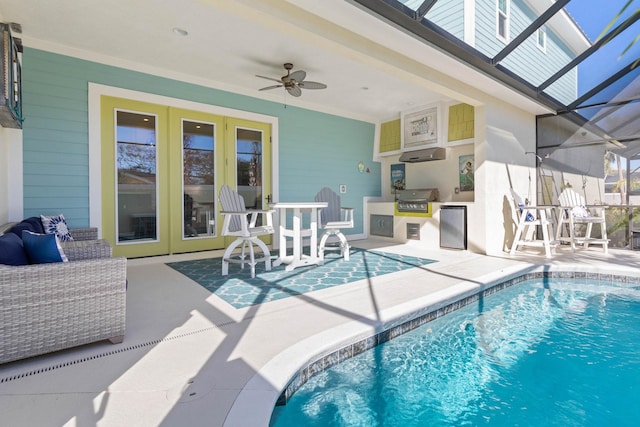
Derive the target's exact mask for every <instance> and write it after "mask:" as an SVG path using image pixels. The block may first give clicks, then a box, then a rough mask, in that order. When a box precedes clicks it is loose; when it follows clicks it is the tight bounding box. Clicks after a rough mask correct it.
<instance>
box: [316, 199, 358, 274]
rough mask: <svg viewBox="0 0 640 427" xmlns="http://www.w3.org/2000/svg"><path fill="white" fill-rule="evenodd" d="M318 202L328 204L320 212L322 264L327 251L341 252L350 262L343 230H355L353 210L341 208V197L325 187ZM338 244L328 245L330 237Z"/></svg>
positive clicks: (347, 243)
mask: <svg viewBox="0 0 640 427" xmlns="http://www.w3.org/2000/svg"><path fill="white" fill-rule="evenodd" d="M315 201H316V202H327V207H326V208H323V209H321V210H320V226H321V227H322V229H323V230H324V233H323V234H322V237H321V238H320V245H319V247H318V252H319V257H320V262H323V261H324V251H325V250H339V251H340V256H342V257H343V258H344V259H345V260H346V261H348V260H349V249H350V246H349V242H348V241H347V238H346V237H345V236H344V234H342V231H341V229H345V228H353V208H345V207H342V206H340V196H338V195H337V194H336V193H335V192H334V191H333V190H331V189H330V188H328V187H324V188H323V189H322V190H320V192H319V193H318V194H316V197H315ZM332 236H334V237H336V238H337V239H338V241H337V242H331V243H330V244H327V241H328V239H329V238H330V237H332Z"/></svg>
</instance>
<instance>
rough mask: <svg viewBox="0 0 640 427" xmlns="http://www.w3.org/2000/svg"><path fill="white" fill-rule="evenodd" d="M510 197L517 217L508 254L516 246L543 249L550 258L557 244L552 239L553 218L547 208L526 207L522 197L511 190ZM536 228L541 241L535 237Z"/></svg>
mask: <svg viewBox="0 0 640 427" xmlns="http://www.w3.org/2000/svg"><path fill="white" fill-rule="evenodd" d="M511 197H512V200H513V205H514V209H515V211H516V217H517V221H518V224H517V228H516V233H515V235H514V236H513V244H512V245H511V251H510V254H511V255H513V254H514V253H515V252H516V249H517V248H518V246H536V247H543V248H544V253H545V256H546V257H547V258H551V252H552V249H553V248H555V246H556V245H557V242H556V241H554V240H551V238H552V237H553V216H552V214H551V208H550V207H549V206H532V205H527V204H525V203H524V201H523V200H522V197H520V195H519V194H518V193H516V192H515V191H514V190H513V188H512V189H511ZM537 227H540V228H541V230H542V240H540V239H538V237H537Z"/></svg>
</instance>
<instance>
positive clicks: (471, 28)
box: [463, 0, 476, 47]
mask: <svg viewBox="0 0 640 427" xmlns="http://www.w3.org/2000/svg"><path fill="white" fill-rule="evenodd" d="M463 8H464V11H463V20H464V30H463V31H464V42H465V43H466V44H468V45H469V46H471V47H476V0H464V5H463Z"/></svg>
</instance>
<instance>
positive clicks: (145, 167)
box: [116, 111, 158, 242]
mask: <svg viewBox="0 0 640 427" xmlns="http://www.w3.org/2000/svg"><path fill="white" fill-rule="evenodd" d="M116 121H117V123H116V156H117V160H116V161H117V168H118V170H117V177H118V178H117V180H118V182H117V187H118V188H117V192H116V193H117V194H116V206H117V209H118V213H117V218H116V222H117V230H118V233H117V234H118V242H124V241H149V240H156V239H157V236H158V231H157V217H158V214H157V203H156V201H157V189H156V159H157V153H156V137H157V132H156V117H155V116H153V115H149V114H141V113H130V112H125V111H118V112H117V118H116Z"/></svg>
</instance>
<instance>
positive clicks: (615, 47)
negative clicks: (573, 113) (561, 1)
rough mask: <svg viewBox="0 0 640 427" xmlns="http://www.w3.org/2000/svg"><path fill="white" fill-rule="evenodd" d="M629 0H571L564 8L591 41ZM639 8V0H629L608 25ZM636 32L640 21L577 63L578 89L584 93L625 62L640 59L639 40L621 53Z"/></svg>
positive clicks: (639, 27)
mask: <svg viewBox="0 0 640 427" xmlns="http://www.w3.org/2000/svg"><path fill="white" fill-rule="evenodd" d="M628 2H629V0H571V1H570V2H569V4H568V5H567V6H565V9H566V10H567V11H568V12H569V14H570V15H571V16H572V17H573V18H574V19H575V20H576V21H577V22H578V24H579V25H580V27H581V28H582V30H583V31H584V32H585V34H586V35H587V36H588V37H589V39H590V40H591V41H592V42H594V41H595V40H596V39H597V38H598V36H599V35H600V34H601V33H602V31H603V30H604V29H605V28H606V27H607V25H609V23H610V22H611V21H612V20H613V19H614V18H615V17H616V15H617V14H618V13H619V12H620V11H621V10H622V9H623V8H624V6H625V5H626V4H627V3H628ZM638 9H640V0H633V1H632V2H631V4H630V5H629V6H628V7H627V9H626V11H625V12H624V14H623V15H622V16H621V17H620V18H618V20H617V21H616V23H615V24H614V25H613V26H612V28H614V27H615V26H616V25H618V24H619V23H621V22H623V21H624V19H626V18H627V17H629V16H631V15H632V14H633V12H635V11H637V10H638ZM639 34H640V22H636V23H635V24H633V25H632V26H631V27H630V28H628V29H627V30H626V31H625V32H624V33H622V34H621V35H620V36H618V37H617V38H616V39H614V40H613V41H612V42H610V43H608V44H607V45H606V46H604V47H603V48H601V49H600V50H599V51H598V52H597V53H595V54H593V55H592V56H591V57H590V58H589V59H587V60H585V61H584V62H583V63H582V65H580V66H579V68H578V70H579V71H578V72H579V77H578V82H579V83H578V84H579V86H578V92H579V94H582V93H584V92H585V91H587V90H589V89H590V88H592V87H593V86H595V85H597V84H598V83H600V82H601V81H603V80H605V79H606V78H607V77H609V76H610V75H611V74H613V73H615V72H616V71H618V70H620V69H621V68H623V67H624V66H626V65H627V64H630V63H632V62H634V61H635V60H636V59H638V58H640V41H638V43H636V44H635V45H634V47H633V48H632V49H631V50H629V51H628V52H627V53H625V54H624V55H623V56H622V57H620V55H621V54H622V53H623V52H624V50H625V49H626V47H627V46H628V45H629V43H631V42H632V41H633V40H634V39H635V37H637V36H638V35H639Z"/></svg>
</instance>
